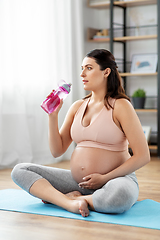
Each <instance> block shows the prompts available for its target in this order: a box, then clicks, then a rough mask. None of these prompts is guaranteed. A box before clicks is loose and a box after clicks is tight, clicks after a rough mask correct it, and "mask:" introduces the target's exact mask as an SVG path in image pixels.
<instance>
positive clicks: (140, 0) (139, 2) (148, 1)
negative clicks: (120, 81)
mask: <svg viewBox="0 0 160 240" xmlns="http://www.w3.org/2000/svg"><path fill="white" fill-rule="evenodd" d="M97 2H98V1H97ZM153 4H157V7H158V9H159V10H158V13H159V12H160V2H159V1H157V0H133V1H113V0H110V3H107V2H106V3H103V4H98V3H97V4H94V5H90V0H88V7H90V8H96V9H104V8H105V9H110V15H111V16H110V37H107V38H102V39H93V36H94V35H95V34H96V32H97V31H98V29H88V36H87V39H88V41H89V42H94V43H98V42H106V43H108V42H110V48H111V52H112V51H113V43H114V42H120V43H122V44H123V45H124V46H125V44H126V42H128V41H141V40H150V39H158V34H154V35H143V36H142V35H139V36H122V37H114V36H113V8H114V7H121V8H122V9H126V8H128V7H135V6H145V5H153ZM125 18H126V16H125V15H124V17H123V19H125ZM159 25H160V17H159V18H158V29H159V28H160V27H159ZM124 26H125V24H124ZM159 31H160V30H158V32H159ZM159 34H160V33H159ZM158 48H159V49H158V55H160V47H159V46H158ZM125 53H126V50H125ZM159 69H160V64H159ZM120 76H121V77H123V78H124V79H126V77H138V76H139V77H140V76H157V79H159V78H160V73H158V72H156V73H134V74H133V73H129V72H125V71H124V72H122V73H120ZM159 81H160V80H158V92H159V94H158V95H159V96H158V106H160V83H159ZM135 110H136V112H137V113H138V112H143V113H156V114H157V120H158V119H160V111H158V107H157V109H135ZM157 122H158V125H157V126H158V132H159V131H160V123H159V122H160V120H159V121H157ZM157 135H158V142H157V145H149V149H150V150H156V151H157V153H158V156H159V157H160V136H159V134H158V133H157Z"/></svg>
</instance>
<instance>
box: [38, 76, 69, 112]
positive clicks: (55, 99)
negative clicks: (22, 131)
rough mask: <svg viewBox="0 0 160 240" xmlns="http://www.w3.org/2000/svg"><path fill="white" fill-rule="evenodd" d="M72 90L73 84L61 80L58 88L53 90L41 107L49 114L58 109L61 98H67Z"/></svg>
mask: <svg viewBox="0 0 160 240" xmlns="http://www.w3.org/2000/svg"><path fill="white" fill-rule="evenodd" d="M70 90H71V84H70V83H69V84H67V83H66V82H65V81H64V80H61V81H60V82H59V84H58V88H57V89H56V90H55V91H54V92H52V93H51V94H50V95H49V96H48V97H47V98H46V99H45V100H44V102H43V103H42V104H41V107H42V108H43V110H44V111H46V112H47V113H48V114H50V113H52V112H53V111H55V110H56V109H57V107H58V106H59V104H60V100H61V99H63V100H64V99H65V98H66V97H67V96H68V94H69V92H70Z"/></svg>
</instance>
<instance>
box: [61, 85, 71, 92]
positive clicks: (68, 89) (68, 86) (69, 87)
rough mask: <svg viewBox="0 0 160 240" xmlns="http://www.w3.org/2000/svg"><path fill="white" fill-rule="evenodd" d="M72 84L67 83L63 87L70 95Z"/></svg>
mask: <svg viewBox="0 0 160 240" xmlns="http://www.w3.org/2000/svg"><path fill="white" fill-rule="evenodd" d="M71 85H72V84H71V83H69V84H67V83H64V84H63V85H62V87H63V88H65V90H66V91H67V92H68V93H69V92H70V91H71Z"/></svg>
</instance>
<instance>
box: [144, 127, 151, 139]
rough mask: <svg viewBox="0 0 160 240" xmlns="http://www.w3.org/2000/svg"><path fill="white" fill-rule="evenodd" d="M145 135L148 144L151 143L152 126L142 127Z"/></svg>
mask: <svg viewBox="0 0 160 240" xmlns="http://www.w3.org/2000/svg"><path fill="white" fill-rule="evenodd" d="M142 129H143V132H144V135H145V137H146V140H147V142H149V139H150V135H151V127H150V126H142Z"/></svg>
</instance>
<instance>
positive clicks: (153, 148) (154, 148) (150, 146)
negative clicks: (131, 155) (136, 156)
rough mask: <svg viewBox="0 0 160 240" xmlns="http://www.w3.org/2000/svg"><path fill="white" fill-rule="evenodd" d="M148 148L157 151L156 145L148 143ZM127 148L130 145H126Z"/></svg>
mask: <svg viewBox="0 0 160 240" xmlns="http://www.w3.org/2000/svg"><path fill="white" fill-rule="evenodd" d="M148 147H149V150H156V151H157V145H148ZM128 148H131V147H130V146H128Z"/></svg>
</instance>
